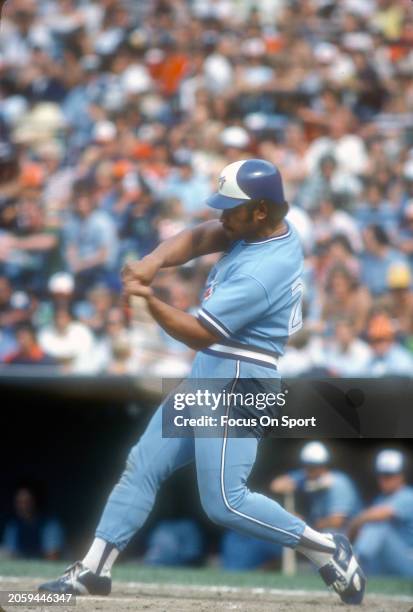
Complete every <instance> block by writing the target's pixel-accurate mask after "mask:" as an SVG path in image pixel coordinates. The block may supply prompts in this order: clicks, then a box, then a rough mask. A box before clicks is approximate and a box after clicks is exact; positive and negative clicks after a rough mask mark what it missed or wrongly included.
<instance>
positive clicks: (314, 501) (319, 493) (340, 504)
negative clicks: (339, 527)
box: [289, 469, 362, 525]
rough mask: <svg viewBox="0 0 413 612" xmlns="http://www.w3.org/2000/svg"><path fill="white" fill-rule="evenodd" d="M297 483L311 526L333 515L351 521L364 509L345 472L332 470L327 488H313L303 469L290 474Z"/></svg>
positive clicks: (327, 481)
mask: <svg viewBox="0 0 413 612" xmlns="http://www.w3.org/2000/svg"><path fill="white" fill-rule="evenodd" d="M289 475H290V476H291V478H293V480H294V481H295V483H296V487H297V490H298V491H300V492H301V493H303V494H304V499H305V504H306V518H307V520H308V522H309V523H310V525H314V524H316V523H317V521H318V520H320V519H324V518H326V517H328V516H331V515H333V514H340V515H343V516H345V517H346V519H349V518H351V517H353V516H355V515H356V514H358V513H359V512H360V511H361V509H362V503H361V499H360V497H359V494H358V492H357V489H356V487H355V485H354V484H353V482H352V480H351V479H350V478H349V477H348V476H347V474H344V473H343V472H339V471H335V470H332V471H330V472H329V474H328V478H327V479H325V480H326V486H321V487H320V488H318V489H317V488H316V487H312V486H311V485H312V484H313V483H312V481H311V480H309V479H308V478H307V476H306V472H305V470H303V469H299V470H294V471H292V472H289Z"/></svg>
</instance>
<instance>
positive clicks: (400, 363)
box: [364, 313, 413, 377]
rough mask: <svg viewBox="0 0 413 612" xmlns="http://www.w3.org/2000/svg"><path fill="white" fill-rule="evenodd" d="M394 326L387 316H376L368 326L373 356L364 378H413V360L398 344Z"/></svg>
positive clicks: (368, 337)
mask: <svg viewBox="0 0 413 612" xmlns="http://www.w3.org/2000/svg"><path fill="white" fill-rule="evenodd" d="M395 336H396V331H395V327H394V324H393V323H392V321H391V319H390V318H389V316H388V315H387V314H384V313H378V314H374V315H373V316H372V317H371V318H370V321H369V323H368V326H367V340H368V343H369V345H370V347H371V350H372V354H371V357H370V359H369V360H368V361H367V363H366V368H365V371H364V376H372V377H373V376H392V375H393V376H412V375H413V358H412V356H411V354H410V353H409V351H408V350H407V349H405V348H404V347H403V346H400V345H399V344H397V342H396V339H395Z"/></svg>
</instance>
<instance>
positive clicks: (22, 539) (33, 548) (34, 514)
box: [3, 484, 64, 560]
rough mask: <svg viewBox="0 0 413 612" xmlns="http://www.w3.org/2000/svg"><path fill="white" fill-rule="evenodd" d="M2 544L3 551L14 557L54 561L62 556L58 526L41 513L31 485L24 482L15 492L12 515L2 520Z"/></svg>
mask: <svg viewBox="0 0 413 612" xmlns="http://www.w3.org/2000/svg"><path fill="white" fill-rule="evenodd" d="M3 547H4V549H5V551H6V554H8V555H9V556H10V557H17V558H25V559H35V558H44V559H48V560H56V559H58V558H59V557H60V556H61V555H62V552H63V547H64V534H63V530H62V527H61V525H60V523H59V521H58V520H57V519H56V518H52V517H49V516H48V515H47V514H46V513H45V511H44V508H43V504H42V499H41V495H40V492H39V491H38V490H36V487H35V486H34V485H33V484H24V485H22V486H20V487H19V488H18V489H17V491H16V493H15V496H14V516H13V518H11V519H10V520H9V521H8V522H7V523H6V526H5V529H4V534H3Z"/></svg>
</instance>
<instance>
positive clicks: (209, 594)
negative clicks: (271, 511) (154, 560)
mask: <svg viewBox="0 0 413 612" xmlns="http://www.w3.org/2000/svg"><path fill="white" fill-rule="evenodd" d="M42 581H44V579H42V578H39V579H36V580H34V579H24V578H10V579H8V578H3V579H2V581H1V590H2V591H6V590H9V589H12V590H35V589H36V586H37V585H38V584H39V583H40V582H42ZM411 607H412V602H411V601H408V598H407V597H405V598H403V597H400V598H398V597H390V596H389V597H386V596H379V595H367V596H366V599H365V603H364V605H363V606H362V608H361V610H362V612H399V611H400V612H408V611H409V610H410V609H411ZM5 610H6V612H23V611H27V612H28V611H29V610H31V611H32V610H38V611H39V610H42V611H44V612H47V611H48V610H49V611H50V612H59V611H60V612H92V611H95V610H96V612H114V611H115V610H116V612H131V611H132V610H134V611H141V610H144V611H148V612H224V611H225V612H229V611H236V612H271V611H274V612H314V611H315V610H316V611H317V612H335V611H336V612H354V610H355V608H354V607H353V606H344V605H343V604H341V603H340V601H338V600H337V597H336V596H335V595H334V594H332V593H328V592H321V591H320V592H315V591H308V592H305V591H292V590H286V591H282V590H278V589H263V588H253V589H251V588H246V587H239V588H237V587H209V586H200V587H195V586H191V587H185V586H183V585H171V584H155V583H154V584H143V583H122V582H118V583H116V582H115V583H114V585H113V592H112V595H110V596H109V597H78V598H77V601H76V606H70V607H66V606H48V607H33V606H32V607H22V606H19V607H15V606H12V607H11V606H9V607H7V606H5Z"/></svg>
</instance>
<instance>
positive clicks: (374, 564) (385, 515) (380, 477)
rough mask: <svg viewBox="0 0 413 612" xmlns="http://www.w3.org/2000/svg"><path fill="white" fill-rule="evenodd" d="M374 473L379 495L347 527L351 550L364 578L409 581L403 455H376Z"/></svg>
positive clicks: (410, 511) (411, 555)
mask: <svg viewBox="0 0 413 612" xmlns="http://www.w3.org/2000/svg"><path fill="white" fill-rule="evenodd" d="M375 472H376V477H377V484H378V486H379V490H380V495H379V496H378V497H376V498H375V500H374V501H373V503H372V505H371V506H370V507H369V508H366V509H365V510H364V511H363V512H361V513H360V514H359V515H358V516H356V517H355V518H354V519H353V521H352V523H351V524H350V532H351V534H352V535H353V536H355V535H356V534H357V538H356V540H355V542H354V546H355V548H356V550H357V552H358V554H359V555H360V562H361V563H362V565H363V568H364V570H365V571H366V573H367V574H379V575H382V576H383V575H385V574H391V575H394V576H404V577H407V578H413V487H412V486H409V485H408V484H407V483H406V476H405V472H406V458H405V456H404V454H403V453H401V452H400V451H398V450H395V449H391V448H387V449H384V450H382V451H380V452H379V453H378V455H377V457H376V462H375Z"/></svg>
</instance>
